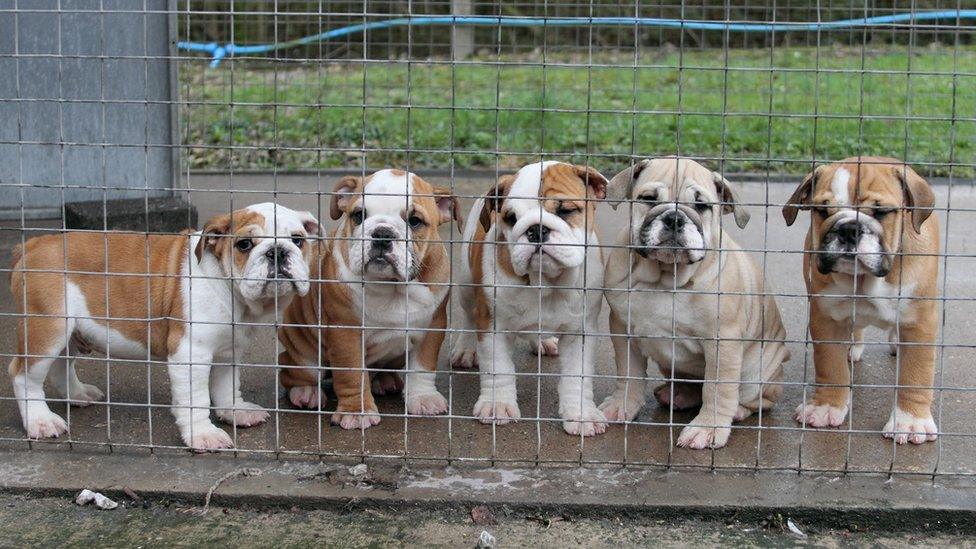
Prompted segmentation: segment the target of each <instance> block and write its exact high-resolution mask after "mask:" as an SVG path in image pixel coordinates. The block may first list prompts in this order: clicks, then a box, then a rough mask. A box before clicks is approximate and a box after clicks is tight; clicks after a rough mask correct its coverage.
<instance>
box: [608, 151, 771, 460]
mask: <svg viewBox="0 0 976 549" xmlns="http://www.w3.org/2000/svg"><path fill="white" fill-rule="evenodd" d="M608 198H609V199H610V200H613V201H614V203H613V207H614V208H616V207H617V205H618V204H619V202H620V201H622V200H629V201H631V202H629V204H630V225H629V226H628V227H627V228H625V229H624V230H623V231H621V233H620V236H619V237H618V238H617V241H616V244H617V246H618V247H616V248H614V249H613V251H612V252H611V253H610V256H609V258H608V260H607V265H606V273H605V276H604V280H605V281H606V285H607V290H606V296H607V302H608V303H609V304H610V332H611V333H612V334H616V335H614V336H612V337H611V339H612V342H613V349H614V354H615V358H616V363H617V373H618V375H619V376H620V379H618V381H617V389H616V391H614V393H613V394H612V395H611V396H609V397H608V398H607V399H606V400H605V401H604V402H603V404H602V405H601V406H600V408H601V409H602V410H603V412H604V413H605V414H606V416H607V419H609V420H612V421H631V420H633V419H634V418H635V417H636V416H637V414H638V412H639V411H640V409H641V407H642V406H643V405H644V385H645V383H643V382H642V381H641V379H643V378H644V377H645V375H646V373H647V369H648V361H650V363H651V364H653V365H655V366H657V368H658V370H659V371H660V372H661V374H662V375H664V376H665V377H667V378H669V379H675V380H676V381H673V382H667V383H664V384H662V385H660V386H658V387H657V388H656V389H655V391H654V396H655V397H656V398H657V400H658V402H659V403H660V404H661V405H662V406H669V405H670V406H673V407H674V409H676V410H685V409H693V408H697V407H701V410H700V411H699V412H698V415H697V416H696V417H695V419H693V420H692V421H691V423H689V424H688V425H687V426H686V427H685V428H684V429H683V430H682V431H681V434H680V435H679V437H678V446H686V447H689V448H695V449H702V448H721V447H722V446H725V444H726V442H727V441H728V439H729V435H730V434H731V425H732V422H733V421H739V420H742V419H744V418H746V417H748V416H750V415H751V414H752V413H753V412H755V411H757V410H759V409H760V408H762V409H766V408H768V407H770V406H772V404H773V402H775V401H776V399H777V398H778V397H779V395H780V393H782V386H781V385H779V384H777V383H776V382H778V381H779V380H780V379H781V378H782V370H783V368H782V366H783V363H784V362H786V361H787V360H788V359H789V352H788V351H787V349H786V346H785V345H784V344H783V340H784V338H785V336H786V330H785V328H783V323H782V321H781V320H780V314H779V309H778V308H777V306H776V302H775V301H774V300H773V298H772V296H769V295H763V294H764V293H766V292H768V290H767V288H766V281H765V280H764V279H763V276H762V271H761V270H760V269H759V267H758V266H757V265H756V264H755V262H754V261H753V260H752V259H751V258H750V257H749V255H748V254H746V253H745V252H743V251H742V250H741V248H739V246H738V245H737V244H736V243H735V242H734V241H733V240H732V238H731V237H730V236H729V234H728V233H726V232H725V231H724V230H723V228H722V224H721V219H720V218H721V216H722V214H725V213H731V214H733V216H734V218H735V222H736V224H737V225H738V226H739V227H740V228H742V227H745V225H746V223H747V222H748V221H749V214H748V212H746V211H745V210H744V209H742V207H740V206H739V205H738V197H737V194H736V190H735V188H734V187H733V186H732V184H731V183H729V181H728V180H726V179H725V178H724V177H722V176H721V175H720V174H718V173H716V172H713V171H711V170H709V169H707V168H705V167H704V166H702V165H701V164H699V163H697V162H695V161H694V160H690V159H687V158H676V157H669V158H657V159H654V160H642V161H640V162H638V163H637V164H636V165H635V166H633V167H632V168H630V169H627V170H624V171H622V172H620V173H619V174H617V175H616V176H614V178H613V179H612V180H611V181H610V186H609V190H608ZM720 249H721V251H720ZM625 377H626V378H630V379H625Z"/></svg>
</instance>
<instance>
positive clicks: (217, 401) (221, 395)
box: [210, 357, 269, 427]
mask: <svg viewBox="0 0 976 549" xmlns="http://www.w3.org/2000/svg"><path fill="white" fill-rule="evenodd" d="M233 360H234V358H233V357H228V358H227V361H229V362H232V361H233ZM221 361H223V359H221ZM210 395H211V398H212V399H213V404H214V408H215V410H216V414H217V417H218V418H220V420H221V421H223V422H224V423H227V424H229V425H236V426H237V427H252V426H254V425H260V424H261V423H264V422H265V421H267V420H268V417H269V416H268V412H266V411H265V410H264V408H262V407H261V406H260V405H258V404H255V403H253V402H247V401H246V400H244V397H243V396H242V395H241V370H240V369H239V368H238V367H237V366H235V365H233V364H222V365H217V364H214V365H213V372H212V377H211V379H210Z"/></svg>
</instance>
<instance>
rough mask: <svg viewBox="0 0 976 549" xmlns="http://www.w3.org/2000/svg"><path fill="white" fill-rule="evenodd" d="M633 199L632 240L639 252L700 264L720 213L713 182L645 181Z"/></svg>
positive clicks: (656, 257) (677, 261) (662, 259)
mask: <svg viewBox="0 0 976 549" xmlns="http://www.w3.org/2000/svg"><path fill="white" fill-rule="evenodd" d="M709 187H712V188H709ZM633 198H634V206H633V210H632V212H633V215H632V220H631V235H630V242H631V245H632V246H634V247H635V248H637V253H639V254H641V255H643V256H644V257H647V258H648V259H652V260H657V261H660V262H662V263H676V264H689V263H698V262H699V261H701V260H702V259H703V258H704V257H705V254H706V253H707V251H708V249H707V248H708V246H707V244H708V243H709V242H710V241H711V238H712V235H711V226H712V223H713V220H715V219H717V218H718V216H719V210H718V197H717V196H716V194H715V191H714V186H713V185H711V182H710V181H709V182H707V184H706V185H702V184H699V183H696V182H695V181H693V180H690V179H689V180H685V181H682V182H680V183H671V184H668V183H665V182H661V181H644V182H640V183H638V184H637V185H635V186H634V195H633Z"/></svg>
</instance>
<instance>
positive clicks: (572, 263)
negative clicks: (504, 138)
mask: <svg viewBox="0 0 976 549" xmlns="http://www.w3.org/2000/svg"><path fill="white" fill-rule="evenodd" d="M606 186H607V179H606V178H605V177H603V176H602V175H600V174H599V173H598V172H597V171H596V170H594V169H593V168H589V167H586V166H577V165H573V164H566V163H563V162H540V163H536V164H529V165H528V166H525V167H523V168H522V169H520V170H519V171H518V172H517V173H516V174H515V175H514V176H505V177H502V178H500V180H499V184H498V186H496V187H495V189H493V191H494V193H495V194H494V197H495V198H492V193H491V192H490V193H489V195H488V196H487V197H486V201H485V210H486V212H487V211H488V210H489V209H493V210H494V211H495V218H494V221H495V226H496V231H498V233H497V234H500V236H501V238H502V239H504V240H505V241H506V242H508V243H509V244H510V248H509V256H510V258H511V263H512V270H513V271H514V272H515V274H517V275H519V276H525V275H529V274H532V273H540V272H541V273H542V274H543V275H544V276H546V277H549V278H552V277H556V276H558V275H559V274H560V273H562V272H563V271H564V270H565V269H569V268H573V267H578V266H580V265H582V264H583V261H584V260H585V259H586V247H585V245H586V244H587V242H588V240H589V239H588V238H587V233H589V232H592V231H593V230H594V226H593V221H594V204H593V203H592V201H591V200H592V199H595V198H596V199H599V198H603V197H604V196H605V194H606ZM502 196H503V198H502ZM487 217H488V215H487V213H483V215H482V225H484V226H486V227H487V224H486V221H485V220H486V219H487Z"/></svg>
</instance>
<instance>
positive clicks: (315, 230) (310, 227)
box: [298, 212, 325, 237]
mask: <svg viewBox="0 0 976 549" xmlns="http://www.w3.org/2000/svg"><path fill="white" fill-rule="evenodd" d="M298 216H299V217H300V218H301V220H302V225H303V226H304V227H305V232H306V233H308V235H309V236H318V237H323V236H325V228H324V227H322V225H321V224H320V223H319V220H318V219H315V216H314V215H312V212H298Z"/></svg>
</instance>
